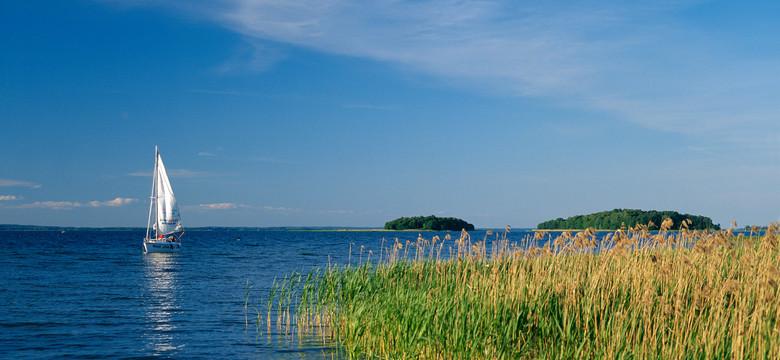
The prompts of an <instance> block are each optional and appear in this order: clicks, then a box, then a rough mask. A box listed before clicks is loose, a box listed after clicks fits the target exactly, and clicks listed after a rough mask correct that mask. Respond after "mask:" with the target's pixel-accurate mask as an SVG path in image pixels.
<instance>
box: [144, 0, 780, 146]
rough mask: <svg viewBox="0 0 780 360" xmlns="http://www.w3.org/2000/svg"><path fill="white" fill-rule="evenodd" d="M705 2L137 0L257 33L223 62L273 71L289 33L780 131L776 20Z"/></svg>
mask: <svg viewBox="0 0 780 360" xmlns="http://www.w3.org/2000/svg"><path fill="white" fill-rule="evenodd" d="M702 3H706V1H705V2H702V1H679V2H661V3H658V2H656V3H646V2H615V1H597V2H579V1H554V2H530V3H529V2H517V1H459V0H440V1H422V2H420V1H349V0H335V1H325V2H323V1H316V0H290V1H265V0H213V1H201V2H198V3H196V4H192V3H182V2H179V1H173V0H163V1H159V2H154V3H153V4H154V5H151V4H152V3H151V2H145V1H142V2H138V3H136V4H137V6H155V7H163V8H169V9H173V10H175V11H176V13H177V14H186V16H190V17H195V18H199V19H203V20H206V21H209V22H213V23H217V24H219V25H221V26H223V27H225V28H228V29H231V30H233V31H235V32H237V33H240V34H243V35H244V36H245V37H246V39H247V42H248V43H249V44H252V46H250V49H249V50H246V51H245V52H242V53H241V54H240V56H238V60H236V58H235V57H234V58H231V59H230V60H228V61H227V62H226V65H225V66H224V68H225V69H227V70H225V71H228V70H232V69H234V68H235V67H236V66H244V67H246V68H248V69H250V70H255V71H264V70H266V69H268V68H270V63H272V62H274V61H283V59H284V56H283V55H280V51H279V49H278V48H279V46H278V45H274V46H270V45H269V44H289V45H294V46H298V47H303V48H306V49H311V50H314V51H320V52H323V53H329V54H339V55H346V56H354V57H360V58H366V59H372V60H377V61H381V62H387V63H391V64H394V65H395V66H397V67H398V68H400V69H403V70H406V71H411V72H415V73H419V74H423V75H428V76H431V77H436V78H440V79H443V80H444V81H446V82H452V83H454V84H457V85H459V86H465V87H469V88H474V87H475V86H474V85H477V86H476V88H481V89H483V91H491V92H497V93H500V94H505V95H506V94H508V95H514V96H527V97H535V98H546V99H548V100H551V101H553V102H554V103H557V104H559V106H566V107H571V106H574V107H582V108H587V109H591V110H595V111H599V112H604V113H607V114H611V115H613V116H615V117H617V118H622V119H624V120H626V121H631V122H633V123H636V124H639V125H641V126H644V127H647V128H652V129H658V130H664V131H669V132H678V133H697V134H708V135H711V136H721V135H723V134H724V133H730V132H734V131H742V132H750V131H756V130H759V129H766V128H767V127H769V128H771V129H772V131H777V126H776V125H774V122H775V118H776V116H775V115H776V114H777V113H778V112H780V103H778V102H777V101H775V99H774V96H773V94H776V93H778V92H780V84H778V83H777V82H776V81H774V79H776V78H777V76H776V75H778V74H780V59H778V58H777V54H776V52H767V51H764V50H765V48H764V47H765V46H766V45H765V44H768V43H772V41H773V40H772V36H773V35H772V34H773V31H771V30H776V25H773V24H772V23H762V26H764V27H766V29H767V31H763V32H762V33H763V34H761V33H751V34H750V35H751V36H753V37H752V38H749V39H746V38H745V36H741V35H740V34H739V33H734V34H732V33H730V32H729V31H728V30H726V28H725V27H719V26H717V24H716V22H712V23H708V22H707V21H702V18H706V15H707V14H706V13H697V11H700V10H699V6H700V5H702ZM756 21H759V20H758V19H757V20H756ZM764 21H766V20H764ZM713 24H716V25H713ZM760 36H764V37H765V39H766V41H762V40H761V39H760V38H756V37H760ZM745 40H749V41H745ZM751 46H752V47H751ZM735 49H740V50H741V51H734V50H735ZM269 54H273V56H269ZM226 56H227V55H226Z"/></svg>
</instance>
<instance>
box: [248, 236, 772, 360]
mask: <svg viewBox="0 0 780 360" xmlns="http://www.w3.org/2000/svg"><path fill="white" fill-rule="evenodd" d="M668 229H669V227H668V226H667V227H666V229H664V231H662V232H661V233H658V234H651V233H649V232H647V231H646V230H647V229H646V227H644V228H643V227H638V228H636V229H629V230H627V231H623V230H619V231H617V232H615V233H613V234H609V236H608V237H609V240H610V241H614V243H615V246H614V247H611V248H604V247H602V245H601V244H602V243H600V242H598V241H597V240H596V235H595V231H593V230H592V229H589V230H586V231H582V232H578V233H576V234H572V233H568V232H563V233H559V234H558V235H557V236H556V237H553V236H552V235H551V234H549V233H544V232H539V233H537V234H536V236H535V238H527V239H524V241H522V242H521V243H520V244H510V243H509V242H508V241H507V240H506V236H505V235H506V232H505V233H504V234H503V235H498V234H496V235H495V236H496V238H495V240H494V241H492V244H493V246H492V247H491V248H490V250H488V249H487V246H486V244H487V243H488V236H491V235H493V234H491V233H488V235H486V236H485V238H484V239H482V240H481V241H477V242H472V241H471V238H470V237H469V235H468V233H466V232H463V233H462V235H461V237H460V238H459V239H451V238H449V236H448V237H446V238H445V239H440V238H438V237H434V238H432V239H425V238H423V237H422V236H420V237H418V239H417V241H416V242H407V243H405V244H404V243H401V242H399V241H398V240H397V239H396V241H395V243H389V244H388V245H387V246H384V242H383V247H382V249H381V251H382V253H380V257H381V259H382V261H381V262H379V263H378V264H372V263H370V262H366V263H363V264H360V265H359V266H345V267H330V266H329V267H328V268H326V269H316V270H313V271H312V272H310V273H309V274H307V275H306V276H303V275H301V274H292V275H290V276H288V277H286V278H285V279H283V280H282V281H281V282H280V283H278V285H275V288H274V289H276V290H273V289H272V291H271V294H270V295H271V299H270V300H268V301H269V304H270V302H271V301H274V300H273V299H276V308H275V309H271V308H270V307H269V309H268V311H269V312H268V314H269V315H268V317H269V319H270V316H271V315H270V313H271V311H272V310H273V311H276V312H277V318H278V319H279V320H278V321H277V326H289V327H291V328H293V329H294V330H295V332H297V333H299V334H307V333H314V332H316V333H319V334H322V335H323V336H324V337H325V336H327V337H328V338H329V339H334V340H335V341H336V343H337V346H338V348H339V349H340V352H341V353H342V354H343V355H344V356H345V357H347V358H393V359H401V358H431V359H453V358H457V359H475V358H478V359H525V358H529V359H530V358H565V359H570V358H588V359H590V358H597V359H616V358H637V359H688V358H695V359H699V358H701V359H711V358H768V359H777V358H780V322H778V319H780V306H778V305H779V302H778V298H777V294H778V281H780V270H778V264H779V263H780V256H779V255H780V252H778V249H777V238H776V235H775V233H776V232H777V231H778V230H777V227H775V226H771V227H770V229H769V231H768V232H767V235H766V236H765V237H763V238H762V239H761V240H760V241H741V242H740V243H739V244H737V245H735V243H734V241H733V240H734V238H732V237H731V234H729V233H728V232H717V233H708V232H689V231H687V229H686V228H684V227H681V228H680V230H679V231H675V232H668V231H666V230H668ZM508 231H509V229H507V232H508ZM535 240H541V241H543V242H544V243H545V244H546V245H545V246H542V247H536V246H531V244H533V243H535ZM692 241H693V242H695V245H694V246H692V247H690V248H687V247H673V246H672V245H674V244H677V243H683V242H692ZM445 247H446V248H445ZM445 249H447V250H448V251H449V257H446V258H442V256H441V255H442V253H443V252H444V253H446V252H445ZM291 309H292V310H294V314H291V311H292V310H291ZM258 322H259V313H258ZM269 327H270V320H269Z"/></svg>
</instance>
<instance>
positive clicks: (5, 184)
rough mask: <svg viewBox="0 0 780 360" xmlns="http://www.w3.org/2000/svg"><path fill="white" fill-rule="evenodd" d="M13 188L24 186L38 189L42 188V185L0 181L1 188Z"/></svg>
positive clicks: (17, 181)
mask: <svg viewBox="0 0 780 360" xmlns="http://www.w3.org/2000/svg"><path fill="white" fill-rule="evenodd" d="M11 186H23V187H28V188H32V189H38V188H40V187H41V185H40V184H34V183H31V182H27V181H19V180H9V179H0V187H11Z"/></svg>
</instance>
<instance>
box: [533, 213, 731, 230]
mask: <svg viewBox="0 0 780 360" xmlns="http://www.w3.org/2000/svg"><path fill="white" fill-rule="evenodd" d="M666 218H670V219H672V221H673V222H674V225H673V226H672V229H679V228H680V226H681V225H682V222H683V221H684V220H686V219H690V220H691V224H690V225H689V226H688V228H689V229H691V230H720V225H718V224H713V223H712V219H710V218H708V217H705V216H699V215H691V214H680V213H678V212H676V211H655V210H650V211H643V210H633V209H615V210H612V211H602V212H598V213H594V214H590V215H577V216H572V217H570V218H567V219H563V218H557V219H555V220H549V221H545V222H543V223H541V224H539V225H537V228H538V229H549V230H554V229H586V228H589V227H592V228H595V229H599V230H617V229H620V228H621V227H623V228H626V229H627V228H629V227H636V225H637V224H642V225H648V224H651V223H652V224H651V226H650V228H649V230H658V229H659V227H660V226H661V224H662V223H663V221H664V219H666Z"/></svg>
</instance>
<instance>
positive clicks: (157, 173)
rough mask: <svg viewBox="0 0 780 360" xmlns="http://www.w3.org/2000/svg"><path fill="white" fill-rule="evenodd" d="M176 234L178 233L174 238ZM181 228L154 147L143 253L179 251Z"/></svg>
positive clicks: (168, 184) (170, 189)
mask: <svg viewBox="0 0 780 360" xmlns="http://www.w3.org/2000/svg"><path fill="white" fill-rule="evenodd" d="M176 233H179V235H178V236H176ZM182 235H184V230H183V228H182V226H181V216H180V215H179V205H178V204H176V197H174V196H173V189H172V188H171V182H170V181H169V180H168V173H167V172H166V171H165V165H163V161H162V157H161V156H160V152H159V151H158V150H157V146H155V147H154V174H153V175H152V196H151V200H150V201H149V220H148V222H147V223H146V237H144V252H150V253H152V252H179V251H181V236H182Z"/></svg>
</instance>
